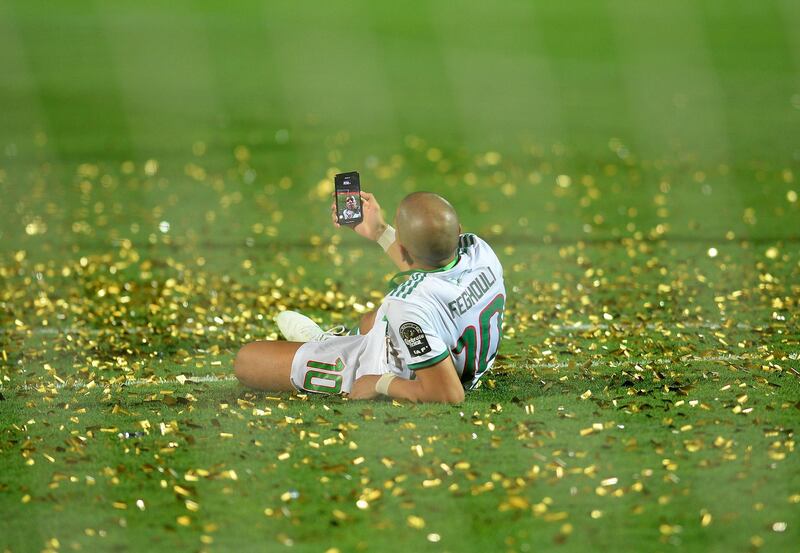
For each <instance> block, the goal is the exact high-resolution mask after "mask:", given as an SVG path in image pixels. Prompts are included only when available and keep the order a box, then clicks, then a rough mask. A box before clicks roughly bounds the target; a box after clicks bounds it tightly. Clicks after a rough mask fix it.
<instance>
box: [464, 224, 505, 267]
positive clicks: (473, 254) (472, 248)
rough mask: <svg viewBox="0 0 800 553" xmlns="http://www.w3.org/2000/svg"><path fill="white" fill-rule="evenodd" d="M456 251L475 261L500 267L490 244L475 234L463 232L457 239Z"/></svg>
mask: <svg viewBox="0 0 800 553" xmlns="http://www.w3.org/2000/svg"><path fill="white" fill-rule="evenodd" d="M458 253H459V255H465V256H469V257H470V258H472V259H473V260H474V261H473V262H475V263H478V264H483V263H486V264H489V265H496V266H497V267H498V268H502V267H500V260H499V258H498V257H497V254H496V253H495V252H494V250H493V249H492V246H491V245H490V244H489V243H488V242H487V241H486V240H484V239H483V238H481V237H480V236H478V235H477V234H473V233H471V232H465V233H464V234H462V235H461V236H460V237H459V239H458Z"/></svg>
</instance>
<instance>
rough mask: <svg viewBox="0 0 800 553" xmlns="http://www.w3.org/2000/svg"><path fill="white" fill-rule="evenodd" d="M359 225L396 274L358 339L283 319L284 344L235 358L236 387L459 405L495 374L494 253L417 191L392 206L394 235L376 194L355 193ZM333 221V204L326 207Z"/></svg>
mask: <svg viewBox="0 0 800 553" xmlns="http://www.w3.org/2000/svg"><path fill="white" fill-rule="evenodd" d="M361 198H362V200H363V221H362V222H361V223H359V224H357V225H355V226H353V227H352V228H353V230H354V231H355V232H356V233H358V234H359V235H361V236H363V237H365V238H367V239H369V240H372V241H375V242H378V244H380V245H381V247H382V248H383V249H384V251H385V252H386V253H387V254H388V255H389V257H390V258H391V259H392V261H394V263H395V264H396V265H397V267H398V268H399V269H400V270H401V272H400V273H398V274H397V275H396V276H395V278H394V279H393V283H394V287H393V288H392V290H391V291H390V292H389V293H388V294H387V295H386V297H384V299H383V301H382V303H381V305H380V307H379V308H378V309H377V310H376V311H374V312H371V313H368V314H367V315H365V316H364V317H363V318H362V320H361V323H360V325H359V333H358V334H356V335H351V336H336V335H334V334H332V333H331V332H325V331H323V330H322V329H321V328H320V327H319V326H318V325H317V324H316V323H314V322H313V321H312V320H311V319H309V318H308V317H306V316H304V315H302V314H300V313H296V312H292V311H284V312H282V313H280V314H279V315H278V316H277V318H276V322H277V323H278V327H279V329H280V331H281V333H282V334H283V335H284V337H286V339H287V341H267V342H253V343H250V344H247V345H246V346H244V347H243V348H242V349H241V350H240V351H239V353H238V354H237V355H236V360H235V362H234V371H235V374H236V377H237V378H238V379H239V381H240V382H242V383H243V384H245V385H247V386H250V387H252V388H256V389H260V390H270V391H291V390H295V389H296V390H301V391H305V392H318V393H328V394H348V395H349V396H350V397H351V398H355V399H369V398H375V397H378V396H383V395H385V396H389V397H393V398H398V399H407V400H411V401H431V402H447V403H458V402H461V401H463V399H464V391H465V390H468V389H470V388H474V387H475V386H476V385H477V384H478V383H479V381H480V378H481V376H483V375H484V374H485V373H486V371H488V370H489V368H490V367H491V366H492V363H493V362H494V359H495V356H496V355H497V349H498V347H499V345H500V339H501V334H502V328H503V309H504V307H505V300H506V295H505V286H504V284H503V268H502V266H501V265H500V261H499V260H498V258H497V256H496V255H495V253H494V252H493V251H492V248H491V247H490V246H489V244H487V243H486V242H485V241H483V240H482V239H480V238H479V237H477V236H476V235H474V234H469V233H467V234H462V232H461V225H460V224H459V220H458V216H457V214H456V211H455V209H453V206H452V205H451V204H450V203H449V202H448V201H447V200H445V199H444V198H442V197H441V196H438V195H436V194H433V193H430V192H415V193H413V194H410V195H409V196H407V197H406V198H404V199H403V200H402V202H401V203H400V205H399V206H398V208H397V211H396V214H395V220H394V223H395V225H396V227H397V228H396V229H395V228H394V227H392V226H390V225H388V224H386V222H385V221H384V219H383V215H382V214H381V208H380V205H379V204H378V201H377V200H376V199H375V196H373V195H372V194H369V193H367V192H362V193H361ZM331 211H332V218H333V222H334V224H335V225H336V226H337V227H338V226H339V225H338V224H337V222H336V213H335V206H331Z"/></svg>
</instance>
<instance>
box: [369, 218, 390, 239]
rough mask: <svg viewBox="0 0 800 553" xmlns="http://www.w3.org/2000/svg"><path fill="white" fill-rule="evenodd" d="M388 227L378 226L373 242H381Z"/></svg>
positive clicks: (383, 224)
mask: <svg viewBox="0 0 800 553" xmlns="http://www.w3.org/2000/svg"><path fill="white" fill-rule="evenodd" d="M388 227H389V225H387V224H386V223H379V224H377V225H376V226H375V233H374V234H373V236H372V241H373V242H377V241H378V240H380V238H381V236H382V235H383V233H384V232H386V229H387V228H388Z"/></svg>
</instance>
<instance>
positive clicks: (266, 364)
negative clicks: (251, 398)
mask: <svg viewBox="0 0 800 553" xmlns="http://www.w3.org/2000/svg"><path fill="white" fill-rule="evenodd" d="M302 345H303V344H302V342H251V343H249V344H247V345H246V346H244V347H243V348H242V349H240V350H239V353H237V354H236V359H235V360H234V362H233V370H234V373H235V374H236V378H238V379H239V382H241V383H242V384H244V385H245V386H249V387H250V388H255V389H257V390H264V391H269V392H291V391H294V390H295V387H294V386H292V381H291V374H292V360H293V359H294V354H295V353H297V350H298V348H300V346H302Z"/></svg>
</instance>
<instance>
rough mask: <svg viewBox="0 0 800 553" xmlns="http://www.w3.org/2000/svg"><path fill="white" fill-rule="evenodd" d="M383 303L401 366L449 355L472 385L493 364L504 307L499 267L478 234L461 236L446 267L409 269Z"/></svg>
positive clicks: (424, 363) (418, 365) (428, 362)
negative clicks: (406, 275) (407, 275)
mask: <svg viewBox="0 0 800 553" xmlns="http://www.w3.org/2000/svg"><path fill="white" fill-rule="evenodd" d="M384 303H385V315H386V318H387V322H388V325H387V326H388V338H389V342H390V343H389V344H388V345H389V347H390V348H391V349H392V350H394V353H395V354H396V355H397V356H398V358H399V359H398V361H399V362H400V363H401V364H402V368H404V369H409V370H410V371H414V370H418V369H422V368H425V367H429V366H431V365H433V364H435V363H438V362H440V361H442V360H443V359H445V358H446V357H447V356H448V355H450V356H452V357H453V362H454V364H455V366H456V370H457V371H458V373H459V377H460V378H461V382H462V383H463V384H464V387H465V388H471V387H473V386H474V385H475V384H476V383H477V382H478V379H479V378H480V377H481V376H482V375H483V374H484V373H485V372H486V370H488V369H489V368H490V367H491V365H492V363H493V362H494V358H495V355H496V354H497V348H498V347H499V344H500V338H501V333H502V325H503V308H504V307H505V286H504V283H503V268H502V266H501V265H500V261H499V260H498V259H497V256H496V255H495V253H494V251H492V248H491V247H490V246H489V244H487V243H486V242H485V241H483V240H482V239H480V238H479V237H477V236H476V235H474V234H463V235H461V238H460V240H459V249H458V255H457V256H456V259H455V261H454V262H453V263H451V264H450V265H448V266H446V267H443V268H442V269H438V270H436V271H414V272H411V273H409V278H408V280H407V281H406V282H404V283H403V284H401V285H399V286H398V287H397V288H395V289H394V290H392V292H390V293H389V295H388V296H387V297H386V299H385V300H384Z"/></svg>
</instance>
